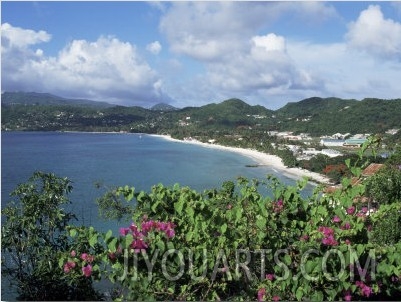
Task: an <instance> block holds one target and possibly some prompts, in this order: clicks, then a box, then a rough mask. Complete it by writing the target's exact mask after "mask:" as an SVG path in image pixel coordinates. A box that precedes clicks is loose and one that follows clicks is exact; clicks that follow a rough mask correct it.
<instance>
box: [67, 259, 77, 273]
mask: <svg viewBox="0 0 401 302" xmlns="http://www.w3.org/2000/svg"><path fill="white" fill-rule="evenodd" d="M75 265H76V264H75V262H74V261H67V263H66V264H64V273H66V274H68V273H69V272H70V271H71V270H72V269H73V268H74V267H75Z"/></svg>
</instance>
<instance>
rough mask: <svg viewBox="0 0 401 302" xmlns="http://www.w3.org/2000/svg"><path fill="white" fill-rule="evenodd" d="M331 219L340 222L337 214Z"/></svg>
mask: <svg viewBox="0 0 401 302" xmlns="http://www.w3.org/2000/svg"><path fill="white" fill-rule="evenodd" d="M331 221H332V222H335V223H337V222H340V221H341V219H340V217H338V216H334V217H333V219H332V220H331Z"/></svg>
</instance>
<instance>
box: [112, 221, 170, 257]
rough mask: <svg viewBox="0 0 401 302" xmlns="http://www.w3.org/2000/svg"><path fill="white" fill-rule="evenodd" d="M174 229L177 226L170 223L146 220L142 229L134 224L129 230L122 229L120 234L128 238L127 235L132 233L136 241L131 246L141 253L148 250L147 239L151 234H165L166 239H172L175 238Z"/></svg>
mask: <svg viewBox="0 0 401 302" xmlns="http://www.w3.org/2000/svg"><path fill="white" fill-rule="evenodd" d="M174 228H175V225H174V224H173V223H172V222H170V221H169V222H161V221H154V220H147V219H144V221H143V222H142V224H141V227H140V228H138V227H137V226H136V225H135V224H134V223H132V224H131V225H130V226H129V227H128V228H120V234H121V235H122V236H126V235H127V234H129V233H131V234H132V236H133V238H134V241H133V242H132V243H131V245H130V246H131V248H133V249H134V251H135V253H139V252H140V251H141V250H145V249H147V248H148V244H147V243H146V241H145V239H146V238H145V237H146V236H147V235H148V234H149V233H150V232H163V233H164V234H165V235H166V237H167V238H168V239H170V238H173V237H174V236H175V232H174Z"/></svg>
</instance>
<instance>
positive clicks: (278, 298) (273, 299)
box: [272, 296, 280, 302]
mask: <svg viewBox="0 0 401 302" xmlns="http://www.w3.org/2000/svg"><path fill="white" fill-rule="evenodd" d="M272 301H275V302H277V301H280V297H279V296H273V298H272Z"/></svg>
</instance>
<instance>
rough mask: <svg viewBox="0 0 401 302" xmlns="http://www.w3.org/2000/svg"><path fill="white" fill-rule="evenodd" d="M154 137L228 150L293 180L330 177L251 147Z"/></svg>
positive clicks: (324, 180)
mask: <svg viewBox="0 0 401 302" xmlns="http://www.w3.org/2000/svg"><path fill="white" fill-rule="evenodd" d="M148 135H151V136H154V137H160V138H162V139H165V140H169V141H172V142H178V143H183V144H193V145H198V146H201V147H205V148H212V149H217V150H223V151H229V152H234V153H238V154H241V155H243V156H246V157H248V158H251V159H252V160H254V161H255V162H256V163H257V165H258V166H268V167H270V168H272V169H274V170H277V171H278V172H280V173H282V174H283V175H285V176H287V177H289V178H292V179H294V180H299V179H302V178H304V177H307V178H308V179H309V182H312V183H314V184H329V183H330V179H329V178H328V177H326V176H324V175H322V174H319V173H316V172H311V171H308V170H305V169H301V168H288V167H286V166H285V165H284V164H283V162H282V160H281V158H280V157H278V156H277V155H272V154H267V153H263V152H260V151H256V150H252V149H245V148H237V147H228V146H223V145H218V144H210V143H203V142H200V141H197V140H179V139H175V138H172V137H171V136H169V135H160V134H148Z"/></svg>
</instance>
